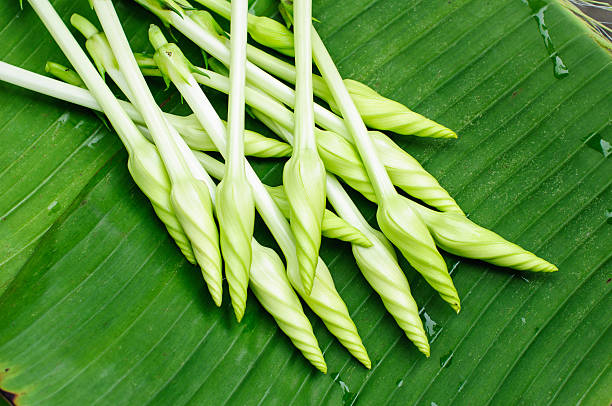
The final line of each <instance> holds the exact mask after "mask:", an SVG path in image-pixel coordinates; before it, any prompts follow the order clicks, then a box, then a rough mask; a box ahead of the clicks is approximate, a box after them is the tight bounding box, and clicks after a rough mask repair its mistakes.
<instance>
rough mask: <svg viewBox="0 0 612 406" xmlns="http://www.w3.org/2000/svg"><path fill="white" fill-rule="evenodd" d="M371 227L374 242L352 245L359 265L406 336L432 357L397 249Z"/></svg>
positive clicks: (370, 237)
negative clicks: (398, 259)
mask: <svg viewBox="0 0 612 406" xmlns="http://www.w3.org/2000/svg"><path fill="white" fill-rule="evenodd" d="M369 231H370V233H369V235H368V237H369V239H370V240H371V241H373V242H374V244H373V245H372V246H371V247H360V246H358V245H353V246H352V248H353V256H354V257H355V260H356V261H357V266H359V269H360V270H361V273H362V274H363V276H364V277H365V278H366V280H367V281H368V283H369V284H370V286H372V288H373V289H374V290H375V291H376V293H378V295H379V296H380V297H381V299H382V301H383V304H384V306H385V308H386V309H387V311H388V312H389V313H390V314H391V315H392V316H393V318H394V319H395V321H396V322H397V324H398V325H399V326H400V328H401V329H402V330H404V333H405V334H406V337H408V339H410V341H412V342H413V343H414V345H416V347H417V348H418V349H419V351H421V352H422V353H423V354H425V355H426V356H428V357H429V341H428V340H427V334H425V330H424V329H423V322H422V321H421V318H420V317H419V308H418V306H417V304H416V302H415V301H414V298H413V297H412V294H411V293H410V286H409V285H408V280H406V276H405V275H404V272H403V271H402V269H401V268H400V266H399V265H398V263H397V259H396V257H395V252H393V251H390V250H389V248H388V245H387V244H388V241H387V239H386V238H385V236H384V235H383V234H382V233H380V232H377V231H376V230H374V229H371V230H369Z"/></svg>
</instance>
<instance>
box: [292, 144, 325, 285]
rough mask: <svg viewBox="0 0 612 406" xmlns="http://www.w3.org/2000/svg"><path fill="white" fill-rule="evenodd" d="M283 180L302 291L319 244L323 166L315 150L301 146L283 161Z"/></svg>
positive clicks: (309, 279)
mask: <svg viewBox="0 0 612 406" xmlns="http://www.w3.org/2000/svg"><path fill="white" fill-rule="evenodd" d="M283 184H284V186H285V193H286V194H287V199H288V200H289V205H290V208H291V213H290V224H291V230H292V231H293V234H294V235H295V239H296V245H297V257H298V261H299V264H300V274H301V275H302V281H303V283H304V287H305V288H306V292H308V293H309V292H310V290H311V289H312V281H313V278H314V273H315V269H316V266H317V258H318V256H319V247H320V246H321V223H322V221H323V213H324V212H325V167H324V166H323V162H321V159H320V158H319V156H318V154H317V152H316V151H311V150H304V151H303V152H302V153H301V154H300V156H299V157H298V156H296V155H295V154H294V155H293V156H292V157H291V158H290V159H289V160H288V161H287V163H286V164H285V168H284V170H283Z"/></svg>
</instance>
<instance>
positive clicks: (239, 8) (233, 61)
mask: <svg viewBox="0 0 612 406" xmlns="http://www.w3.org/2000/svg"><path fill="white" fill-rule="evenodd" d="M248 9H249V3H248V0H233V1H232V4H231V17H232V18H231V27H230V66H229V68H230V70H229V78H230V92H229V102H228V104H229V105H228V112H227V133H228V142H229V147H228V150H227V152H228V154H227V156H226V159H225V162H226V170H227V175H228V176H229V179H232V178H234V177H236V176H240V177H241V178H242V176H244V175H243V174H244V88H245V85H246V83H245V82H246V79H245V77H246V72H245V69H246V43H247V14H248Z"/></svg>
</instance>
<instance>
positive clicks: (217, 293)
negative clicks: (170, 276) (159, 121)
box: [170, 179, 223, 306]
mask: <svg viewBox="0 0 612 406" xmlns="http://www.w3.org/2000/svg"><path fill="white" fill-rule="evenodd" d="M170 196H171V201H172V207H173V208H174V212H175V213H176V216H177V218H178V220H179V222H180V223H181V225H182V226H183V229H184V230H185V234H186V235H187V236H188V237H189V239H190V240H191V245H192V247H193V251H194V254H195V257H196V260H197V262H198V264H199V265H200V268H201V269H202V275H203V277H204V281H205V282H206V284H207V285H208V289H209V291H210V294H211V295H212V297H213V300H214V301H215V304H216V305H217V306H220V305H221V298H222V293H223V287H222V272H221V268H222V260H221V253H220V251H219V232H218V230H217V225H216V223H215V220H214V217H213V212H212V202H211V200H210V194H209V191H208V189H207V187H206V185H205V184H204V182H201V181H198V180H195V179H193V180H191V179H186V180H181V181H179V182H176V183H174V184H173V185H172V191H171V194H170Z"/></svg>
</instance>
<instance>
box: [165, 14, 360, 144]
mask: <svg viewBox="0 0 612 406" xmlns="http://www.w3.org/2000/svg"><path fill="white" fill-rule="evenodd" d="M167 18H168V21H169V22H170V24H171V25H172V26H173V27H175V28H176V29H177V30H179V31H180V32H181V33H182V34H183V35H185V36H186V37H187V38H189V39H190V40H192V41H193V42H194V43H196V45H198V46H199V47H200V48H202V49H204V50H205V51H206V52H208V53H209V54H211V55H212V56H213V57H214V58H216V59H218V60H220V61H221V62H223V63H224V64H226V65H228V64H229V58H230V55H229V49H228V47H227V45H226V44H225V43H223V41H221V40H220V39H219V38H218V37H217V36H215V35H213V34H212V33H210V32H207V31H206V30H204V29H203V28H202V27H200V26H199V25H198V24H197V23H196V22H194V21H193V20H192V19H191V18H189V16H187V15H185V16H183V17H181V16H179V15H178V14H176V13H175V12H169V13H168V14H167ZM246 78H247V81H248V82H249V83H250V84H251V85H253V86H255V87H257V88H258V89H261V90H263V91H264V92H266V93H267V94H269V95H271V96H272V97H274V98H276V99H278V100H280V101H281V102H283V103H285V104H286V105H288V106H290V107H294V106H295V92H294V91H293V89H291V88H290V87H289V86H287V85H286V84H284V83H283V82H281V81H280V80H278V79H276V78H275V77H274V76H272V75H270V74H269V73H267V72H266V71H264V70H263V69H261V68H259V67H258V66H256V65H255V64H253V63H252V62H249V61H247V63H246ZM313 107H314V115H315V119H316V121H317V122H318V123H319V124H320V125H321V126H323V127H324V128H326V129H328V130H330V131H334V132H337V133H338V134H340V135H343V136H346V137H349V138H350V134H349V133H348V131H347V128H346V126H345V125H344V122H343V120H342V118H340V117H338V116H337V115H335V114H334V113H332V112H331V111H329V110H327V109H326V108H324V107H322V106H320V105H319V104H317V103H315V104H314V106H313Z"/></svg>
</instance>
